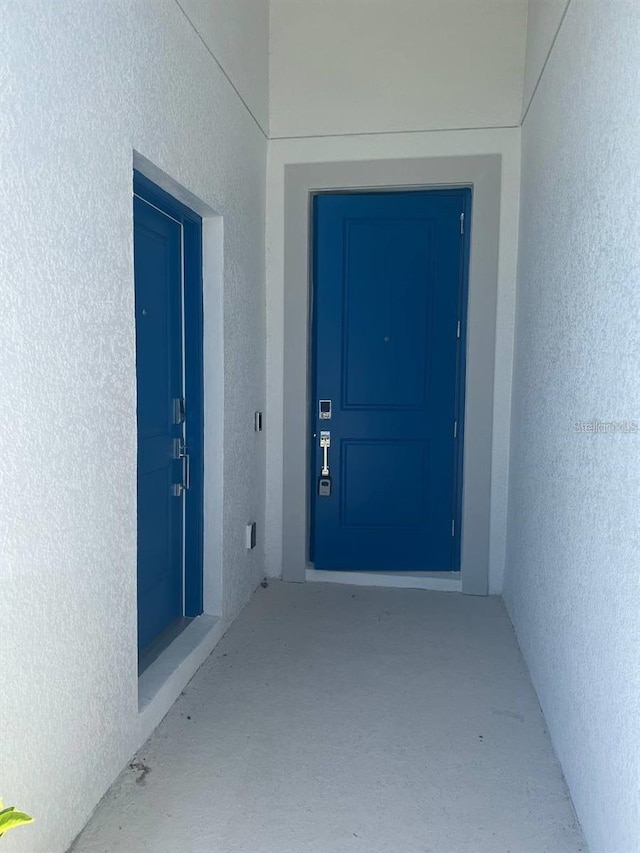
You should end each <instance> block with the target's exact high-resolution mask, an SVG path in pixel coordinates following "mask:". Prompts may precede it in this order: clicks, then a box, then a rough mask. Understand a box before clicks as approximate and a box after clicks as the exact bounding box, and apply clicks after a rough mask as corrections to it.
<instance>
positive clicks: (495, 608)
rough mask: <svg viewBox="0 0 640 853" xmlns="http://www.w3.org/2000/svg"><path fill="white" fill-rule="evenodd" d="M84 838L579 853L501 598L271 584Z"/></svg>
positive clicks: (268, 848) (168, 847) (251, 847)
mask: <svg viewBox="0 0 640 853" xmlns="http://www.w3.org/2000/svg"><path fill="white" fill-rule="evenodd" d="M72 849H73V851H74V853H178V851H179V853H578V852H579V851H583V853H584V851H586V849H587V848H586V845H585V843H584V841H583V840H582V835H581V833H580V830H579V828H578V826H577V825H576V820H575V816H574V812H573V808H572V805H571V801H570V799H569V796H568V793H567V789H566V786H565V784H564V781H563V778H562V774H561V771H560V768H559V766H558V763H557V761H556V759H555V757H554V755H553V751H552V748H551V744H550V742H549V738H548V736H547V733H546V731H545V723H544V719H543V717H542V715H541V713H540V709H539V707H538V703H537V700H536V696H535V693H534V691H533V688H532V686H531V682H530V681H529V677H528V674H527V671H526V669H525V666H524V663H523V661H522V658H521V655H520V652H519V650H518V646H517V644H516V641H515V637H514V635H513V631H512V628H511V624H510V622H509V619H508V617H507V615H506V612H505V610H504V606H503V604H502V602H501V600H500V599H498V598H473V597H467V596H462V595H459V594H457V593H439V592H426V591H422V590H399V589H398V590H396V589H369V588H363V587H349V586H339V585H335V584H311V583H308V584H282V583H271V584H270V585H269V587H268V588H267V589H262V588H259V589H258V591H257V593H256V594H255V596H254V597H253V599H252V601H251V603H250V604H249V605H248V607H247V608H246V609H245V610H244V611H243V613H242V614H241V615H240V617H239V618H238V619H237V620H236V622H235V623H234V624H233V626H232V627H231V629H230V630H229V632H228V634H227V635H226V636H225V638H224V639H223V640H222V642H221V643H220V644H219V646H218V647H217V648H216V649H215V651H214V652H213V654H212V655H211V657H210V658H209V659H208V660H207V662H206V663H205V664H204V665H203V666H202V668H201V669H200V670H199V672H198V673H197V674H196V676H195V677H194V679H193V680H192V681H191V683H190V684H189V685H188V687H187V689H186V690H185V691H184V694H183V695H182V696H181V697H180V699H179V700H178V702H177V703H176V704H175V706H174V707H173V708H172V710H171V711H170V713H169V714H168V716H167V717H166V718H165V720H164V721H163V722H162V724H161V725H160V727H159V728H158V730H157V731H156V733H155V734H154V735H153V736H152V737H151V739H150V740H149V741H148V743H147V744H146V745H145V747H144V748H143V749H142V750H141V752H140V753H139V755H138V756H137V757H136V759H135V761H134V762H132V764H131V766H130V767H129V768H127V770H125V772H124V773H123V774H122V775H121V777H120V779H119V780H118V781H117V782H116V784H115V785H114V787H113V788H112V789H111V791H110V792H109V793H108V795H107V796H106V797H105V799H104V800H103V802H102V803H101V804H100V806H99V807H98V810H97V812H96V814H95V815H94V817H93V818H92V820H91V821H90V822H89V824H88V826H87V828H86V829H85V831H84V833H83V834H82V835H81V836H80V838H79V839H78V840H77V841H76V844H75V845H74V847H73V848H72Z"/></svg>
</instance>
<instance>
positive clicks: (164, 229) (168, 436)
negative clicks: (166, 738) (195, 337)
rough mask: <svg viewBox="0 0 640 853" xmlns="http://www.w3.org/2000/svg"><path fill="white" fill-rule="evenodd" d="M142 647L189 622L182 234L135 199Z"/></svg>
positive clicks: (173, 223) (169, 220)
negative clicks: (185, 571) (179, 622)
mask: <svg viewBox="0 0 640 853" xmlns="http://www.w3.org/2000/svg"><path fill="white" fill-rule="evenodd" d="M134 266H135V290H136V367H137V379H138V648H139V649H140V651H144V650H145V649H147V648H148V646H149V645H151V643H152V642H153V641H154V640H155V639H156V638H157V637H158V636H159V635H160V634H162V633H163V632H164V631H165V630H166V629H167V628H169V627H170V626H171V625H172V624H173V623H175V622H176V621H177V620H178V619H180V618H181V617H182V615H183V560H182V555H183V536H184V522H183V515H184V513H183V488H182V484H183V462H182V460H181V459H180V458H179V456H180V452H179V451H180V446H181V443H182V442H183V441H184V434H183V423H182V421H183V418H182V406H183V404H182V400H183V398H184V394H183V382H182V376H183V365H182V325H183V324H182V228H181V225H180V223H179V222H176V221H175V220H174V219H172V218H170V217H169V216H167V215H166V214H165V213H163V212H161V211H160V210H158V209H157V208H155V207H153V206H152V205H150V204H149V203H148V202H146V201H144V200H143V199H141V198H139V197H136V198H134Z"/></svg>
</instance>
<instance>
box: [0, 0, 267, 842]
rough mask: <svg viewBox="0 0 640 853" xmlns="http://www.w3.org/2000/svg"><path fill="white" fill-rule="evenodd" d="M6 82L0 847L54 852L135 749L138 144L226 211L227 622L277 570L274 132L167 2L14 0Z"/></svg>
mask: <svg viewBox="0 0 640 853" xmlns="http://www.w3.org/2000/svg"><path fill="white" fill-rule="evenodd" d="M240 5H242V4H240ZM226 14H227V15H228V14H229V9H228V8H227V12H226ZM261 20H262V19H261ZM228 24H229V19H228V17H227V20H226V24H225V26H226V25H228ZM236 24H237V25H238V26H240V27H244V26H247V27H249V25H250V24H249V18H247V17H246V10H245V11H243V12H242V14H241V16H240V18H239V20H238V21H237V22H236ZM234 26H235V24H234ZM255 39H256V34H255V32H252V33H251V39H250V40H255ZM266 39H267V29H266V19H265V23H264V26H263V27H262V30H261V35H260V44H261V45H262V47H263V49H262V55H263V56H264V55H266V54H265V49H264V45H266ZM262 73H263V75H266V73H267V72H266V67H265V68H263V69H262ZM0 80H1V85H0V117H1V119H0V162H1V178H0V202H1V204H2V216H0V247H2V248H1V249H0V317H2V334H1V336H2V346H0V376H1V377H2V399H3V410H2V423H3V429H2V434H3V450H2V453H1V454H0V492H1V494H2V496H3V497H2V512H1V513H0V561H1V572H0V573H1V577H2V580H1V594H0V626H1V627H0V648H1V651H2V660H3V665H2V666H3V687H2V690H1V691H0V720H1V729H2V734H1V737H0V739H1V741H2V745H1V748H0V761H1V768H0V784H1V790H0V795H1V796H2V797H3V798H4V799H5V801H6V802H8V803H12V804H13V803H15V804H17V805H19V806H21V807H23V808H25V809H26V810H27V811H29V812H31V813H32V814H33V815H35V817H36V821H37V822H36V823H35V824H34V825H33V826H32V827H28V828H26V829H22V830H18V831H16V832H14V833H12V834H9V835H7V836H6V838H3V839H2V842H1V843H2V849H3V851H4V850H6V851H7V853H12V851H22V853H27V851H28V853H61V851H64V850H65V849H66V847H67V845H68V844H69V842H70V841H71V840H72V838H73V836H74V835H75V833H76V832H77V831H78V830H79V829H80V828H81V826H82V824H83V822H84V821H85V820H86V818H87V817H88V815H89V813H90V811H91V809H92V808H93V807H94V806H95V804H96V803H97V801H98V799H99V797H100V796H101V795H102V794H103V792H104V791H105V789H106V788H107V786H108V785H109V783H110V782H111V781H112V780H113V779H114V777H115V776H116V774H117V773H118V772H119V770H120V769H121V768H122V766H123V765H124V763H125V762H126V761H127V760H128V758H129V757H130V755H131V754H132V751H133V749H134V748H135V747H136V746H137V743H136V738H137V737H138V736H139V732H138V727H137V719H138V704H137V661H136V654H137V652H136V414H135V405H136V399H135V339H134V331H135V327H134V311H133V302H134V291H133V264H132V203H131V191H132V183H131V180H132V175H131V169H132V159H133V152H134V150H136V151H138V152H140V153H141V154H142V155H144V157H146V158H148V159H149V160H150V161H152V162H153V163H155V164H156V165H157V166H158V167H160V168H161V169H163V170H164V171H165V172H166V173H167V174H168V175H170V176H171V177H172V178H174V179H175V180H176V181H178V182H179V183H180V184H182V185H183V186H184V187H185V188H186V189H187V190H189V191H191V192H192V193H194V194H195V195H196V196H198V197H199V198H200V199H201V200H202V201H204V202H206V204H208V205H209V206H210V207H211V208H212V209H213V210H215V211H217V213H219V214H221V215H222V216H223V229H224V294H220V293H217V292H212V290H211V285H212V281H213V280H208V281H207V280H206V281H205V315H206V316H205V323H206V326H207V328H209V329H216V328H218V327H220V326H221V325H222V323H221V322H220V318H219V316H218V313H219V310H218V306H219V305H220V306H222V310H223V313H224V316H223V322H224V332H225V336H224V383H225V393H224V442H225V455H224V506H223V510H222V517H221V516H220V514H219V513H218V514H216V513H214V512H213V511H212V506H213V505H212V502H211V500H210V499H209V498H207V501H208V502H207V510H206V518H205V527H206V536H207V541H210V538H211V536H212V535H213V534H212V531H216V530H219V534H221V536H222V544H221V549H222V553H223V575H222V593H221V595H222V599H221V601H219V602H218V604H219V605H220V606H221V608H222V609H223V610H224V613H225V615H226V617H227V618H230V617H232V616H233V615H235V614H236V613H237V612H238V610H239V609H240V608H241V606H242V605H243V604H244V603H245V602H246V601H247V599H248V597H249V595H250V593H251V591H252V590H253V589H254V588H255V586H256V585H257V582H258V580H259V579H260V576H261V575H262V573H263V554H262V530H261V529H260V528H262V526H263V518H264V479H263V478H264V473H263V472H264V444H263V435H256V434H255V433H254V432H253V412H254V410H255V409H260V408H262V407H263V405H264V382H265V378H264V205H265V168H266V163H265V160H266V139H265V137H264V135H263V133H262V132H261V131H260V130H259V128H258V127H257V125H256V123H255V121H254V120H253V118H251V116H250V115H249V113H248V112H247V110H246V108H245V106H244V105H243V104H242V102H241V101H240V99H239V98H238V96H237V94H236V93H235V92H234V90H233V88H232V87H231V86H230V84H229V82H228V81H227V80H226V79H225V77H224V76H223V75H222V73H221V72H220V71H219V69H218V68H217V66H216V64H215V62H214V61H213V59H212V57H211V56H210V54H209V53H208V52H207V50H206V49H205V46H204V45H203V43H202V41H201V40H200V38H199V37H198V36H197V34H196V33H195V32H194V30H193V28H192V27H191V25H190V24H189V23H188V21H187V20H186V18H185V16H184V14H183V12H182V11H181V10H180V8H179V7H178V5H177V4H176V3H175V2H174V0H109V2H87V0H56V2H51V0H25V1H24V2H15V0H2V2H0ZM239 85H240V87H242V85H243V84H242V82H241V81H240V83H239ZM261 98H262V109H264V93H263V95H262V96H261ZM209 230H211V229H209ZM213 231H214V232H215V231H217V233H219V234H220V233H221V231H222V229H221V228H220V227H219V223H218V227H217V228H213ZM211 248H212V246H211V245H210V246H209V249H211ZM214 265H215V264H214ZM214 284H215V282H214ZM218 343H219V340H218ZM217 345H218V344H217V343H216V342H215V341H214V342H212V341H211V340H209V341H208V342H207V346H208V347H209V349H210V350H211V351H213V350H215V348H216V346H217ZM212 348H213V349H212ZM220 355H222V351H220ZM218 361H219V362H221V361H222V358H221V357H220V358H219V359H218ZM207 371H208V375H207V383H208V387H213V386H215V384H216V381H218V383H219V377H218V380H216V377H215V376H212V373H211V364H210V363H208V364H207ZM216 416H217V414H216V412H213V411H212V410H211V406H210V405H209V406H208V407H207V409H206V425H205V429H206V432H207V435H206V441H207V442H208V452H209V453H211V452H214V451H215V448H213V450H212V447H213V445H212V438H213V436H212V432H211V424H212V423H214V422H215V418H216ZM216 438H217V439H218V440H219V439H220V436H219V435H218V436H216ZM211 486H212V484H211V483H208V484H207V490H208V491H209V492H210V491H211ZM252 519H255V520H257V521H258V525H259V534H258V536H259V547H258V548H257V549H256V550H254V551H252V552H250V553H248V552H247V551H246V550H245V543H244V526H245V523H246V522H247V521H249V520H252ZM216 535H218V534H216ZM218 538H219V536H218ZM219 556H220V555H219V552H218V553H217V552H216V550H215V549H213V550H212V549H211V548H210V547H207V565H206V567H205V573H206V574H207V575H211V574H212V573H213V574H215V573H216V572H217V571H219Z"/></svg>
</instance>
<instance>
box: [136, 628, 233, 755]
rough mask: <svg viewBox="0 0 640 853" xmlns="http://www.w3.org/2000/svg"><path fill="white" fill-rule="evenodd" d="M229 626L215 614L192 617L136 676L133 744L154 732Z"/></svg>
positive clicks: (143, 740) (140, 742)
mask: <svg viewBox="0 0 640 853" xmlns="http://www.w3.org/2000/svg"><path fill="white" fill-rule="evenodd" d="M228 627H229V623H228V621H227V620H225V619H220V618H218V617H217V616H208V615H207V614H203V615H202V616H197V617H196V618H195V619H191V621H190V622H189V624H188V625H187V626H186V627H185V628H184V630H183V631H181V632H180V634H178V636H177V637H176V638H175V639H174V640H173V642H172V643H171V644H170V645H168V646H167V647H166V648H165V649H164V650H163V651H162V652H160V654H159V655H158V656H157V657H156V658H155V660H154V661H153V662H152V663H150V664H149V666H148V667H147V668H146V669H145V671H144V672H143V673H142V675H141V676H140V677H139V678H138V735H137V746H136V748H138V747H139V746H141V745H142V744H143V743H144V742H145V741H146V739H147V738H148V737H149V735H150V734H151V733H152V732H153V730H154V729H155V728H156V726H157V725H158V723H159V722H160V720H161V719H162V718H163V717H164V715H165V714H166V713H167V711H168V710H169V708H171V706H172V705H173V703H174V702H175V701H176V699H177V698H178V696H179V695H180V692H181V691H182V690H184V688H185V687H186V685H187V684H188V683H189V681H190V680H191V679H192V678H193V676H194V675H195V673H196V671H197V670H198V669H199V668H200V666H201V665H202V664H203V663H204V662H205V660H206V659H207V658H208V657H209V655H210V654H211V652H212V651H213V649H214V648H215V647H216V645H217V644H218V643H219V642H220V640H221V639H222V636H223V634H224V632H225V631H226V630H227V628H228Z"/></svg>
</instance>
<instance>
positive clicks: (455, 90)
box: [270, 0, 526, 137]
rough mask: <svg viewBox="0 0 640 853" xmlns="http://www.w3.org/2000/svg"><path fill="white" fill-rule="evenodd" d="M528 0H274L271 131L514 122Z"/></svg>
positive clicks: (310, 133)
mask: <svg viewBox="0 0 640 853" xmlns="http://www.w3.org/2000/svg"><path fill="white" fill-rule="evenodd" d="M525 17H526V0H303V2H301V0H271V68H270V77H271V82H270V89H271V117H270V122H271V135H272V136H273V137H282V136H314V135H325V134H344V133H380V132H387V131H402V130H435V129H442V128H475V127H502V126H514V125H517V124H518V123H519V121H520V114H521V103H522V73H523V67H524V49H525Z"/></svg>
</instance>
